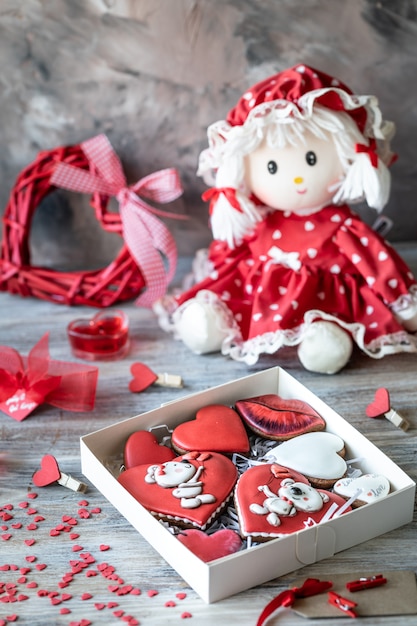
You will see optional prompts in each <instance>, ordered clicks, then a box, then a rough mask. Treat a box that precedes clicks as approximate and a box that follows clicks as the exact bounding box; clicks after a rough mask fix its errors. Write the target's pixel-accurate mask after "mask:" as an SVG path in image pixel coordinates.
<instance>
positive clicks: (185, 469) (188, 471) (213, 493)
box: [118, 452, 237, 530]
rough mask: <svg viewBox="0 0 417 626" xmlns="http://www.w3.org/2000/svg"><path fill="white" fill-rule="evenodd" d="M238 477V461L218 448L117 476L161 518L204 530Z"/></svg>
mask: <svg viewBox="0 0 417 626" xmlns="http://www.w3.org/2000/svg"><path fill="white" fill-rule="evenodd" d="M236 480H237V469H236V467H235V465H234V464H233V463H232V461H231V460H230V459H228V458H227V457H226V456H225V455H223V454H218V453H216V452H203V453H200V452H190V453H187V454H184V455H182V456H178V457H175V458H174V459H173V460H172V461H166V462H164V463H154V464H152V465H149V464H144V465H138V466H136V467H131V468H130V469H128V470H126V471H124V472H122V473H121V474H120V476H119V477H118V481H119V482H120V484H121V485H123V487H125V489H127V491H128V492H129V493H130V494H131V495H132V496H133V497H134V498H136V500H138V502H140V504H142V506H144V507H145V508H146V509H147V510H148V511H149V512H150V513H151V514H152V515H154V516H155V517H157V518H158V519H160V520H164V521H168V522H171V523H173V524H175V525H177V526H179V527H184V528H193V527H194V528H199V529H201V530H204V529H205V528H207V526H208V525H209V524H211V523H212V522H213V520H214V519H215V518H216V517H217V516H218V515H219V514H220V513H221V511H222V510H223V508H224V507H225V506H226V504H227V502H228V500H229V498H230V496H231V494H232V491H233V487H234V486H235V483H236Z"/></svg>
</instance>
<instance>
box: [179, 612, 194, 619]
mask: <svg viewBox="0 0 417 626" xmlns="http://www.w3.org/2000/svg"><path fill="white" fill-rule="evenodd" d="M188 617H192V615H191V613H187V612H184V613H181V618H182V619H187V618H188Z"/></svg>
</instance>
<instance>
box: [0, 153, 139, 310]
mask: <svg viewBox="0 0 417 626" xmlns="http://www.w3.org/2000/svg"><path fill="white" fill-rule="evenodd" d="M58 163H69V164H71V165H74V166H76V167H78V168H81V169H85V170H87V171H90V172H93V171H95V168H94V165H93V164H92V163H91V162H89V160H88V159H87V157H86V155H85V154H84V152H83V150H82V148H81V146H80V145H74V146H64V147H58V148H55V149H53V150H50V151H43V152H40V153H39V155H38V156H37V158H36V160H35V161H34V162H33V163H32V164H30V165H29V166H28V167H26V168H25V169H24V170H23V171H22V172H21V173H20V174H19V176H18V178H17V180H16V183H15V186H14V188H13V189H12V191H11V194H10V198H9V202H8V204H7V207H6V210H5V213H4V216H3V240H2V244H1V256H0V291H9V292H10V293H13V294H19V295H21V296H32V297H36V298H40V299H43V300H50V301H52V302H56V303H60V304H67V305H75V304H83V305H88V306H95V307H107V306H110V305H112V304H115V303H116V302H121V301H125V300H130V299H132V298H134V297H136V296H137V295H138V294H139V292H140V291H141V290H142V289H143V288H144V286H145V280H144V278H143V275H142V273H141V271H140V269H139V267H138V265H137V264H136V262H135V260H134V259H133V257H132V256H131V254H130V252H129V250H128V248H127V247H126V245H125V244H123V246H122V248H121V250H120V252H119V253H118V255H117V256H116V258H115V259H114V260H113V261H112V262H111V263H110V264H109V265H108V266H107V267H105V268H104V269H100V270H93V271H76V272H58V271H55V270H53V269H48V268H43V267H34V266H32V265H31V264H30V249H29V234H30V227H31V222H32V218H33V215H34V213H35V211H36V208H37V207H38V206H39V204H40V203H41V201H42V200H43V198H45V196H47V195H48V194H49V193H51V192H52V191H54V190H55V189H56V187H55V186H53V185H51V183H50V179H51V176H52V174H53V172H54V170H55V168H56V166H57V164H58ZM108 203H109V197H108V196H106V195H103V194H99V193H94V194H93V195H92V196H91V206H92V207H93V209H94V210H95V215H96V218H97V220H98V221H99V222H100V224H101V226H102V228H103V229H104V230H106V231H109V232H112V233H117V234H118V235H119V236H121V237H122V223H121V218H120V215H119V214H118V213H111V212H109V211H107V207H108Z"/></svg>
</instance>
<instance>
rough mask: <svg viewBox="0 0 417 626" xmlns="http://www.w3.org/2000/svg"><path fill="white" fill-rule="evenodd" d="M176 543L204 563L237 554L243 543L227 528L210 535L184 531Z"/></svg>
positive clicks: (236, 534) (198, 531) (192, 530)
mask: <svg viewBox="0 0 417 626" xmlns="http://www.w3.org/2000/svg"><path fill="white" fill-rule="evenodd" d="M178 541H180V542H181V543H183V544H184V545H185V546H187V548H188V549H189V550H191V552H194V554H195V555H196V556H198V558H199V559H201V560H202V561H204V562H205V563H209V562H210V561H214V560H215V559H220V558H222V557H224V556H228V555H229V554H233V553H234V552H238V551H239V550H240V548H241V547H242V543H243V542H242V539H241V537H240V536H239V535H238V533H237V532H235V531H234V530H230V529H227V528H223V529H221V530H217V531H216V532H214V533H212V534H211V535H208V534H207V533H205V532H202V531H201V530H195V529H190V530H185V531H184V532H183V533H181V534H179V535H178Z"/></svg>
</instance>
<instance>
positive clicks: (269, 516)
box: [235, 464, 350, 541]
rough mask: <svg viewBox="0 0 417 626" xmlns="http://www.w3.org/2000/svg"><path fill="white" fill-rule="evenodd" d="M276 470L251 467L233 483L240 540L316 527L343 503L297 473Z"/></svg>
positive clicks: (265, 466) (264, 467)
mask: <svg viewBox="0 0 417 626" xmlns="http://www.w3.org/2000/svg"><path fill="white" fill-rule="evenodd" d="M276 467H277V466H274V464H265V465H257V466H255V467H251V468H249V469H248V470H246V472H244V473H243V474H242V475H241V477H240V478H239V480H238V482H237V485H236V489H235V503H236V509H237V513H238V516H239V524H240V532H241V534H242V536H243V537H252V538H253V539H255V541H269V540H270V539H274V538H276V537H282V536H285V535H288V534H290V533H293V532H297V531H299V530H303V529H304V528H308V527H310V526H314V525H315V524H319V523H320V522H321V521H322V520H325V519H326V518H327V516H329V515H330V513H332V514H334V512H336V511H337V509H339V508H340V507H341V506H344V505H345V504H346V501H345V499H344V498H341V497H340V496H338V495H336V494H334V493H331V492H330V491H326V490H323V489H315V488H314V487H312V486H311V485H310V483H309V482H308V480H307V479H306V478H305V477H304V476H300V475H299V474H298V473H297V472H293V471H292V470H289V469H287V468H281V470H282V471H281V472H277V471H276V469H275V470H274V468H276ZM330 508H332V511H330ZM346 510H350V507H347V509H346Z"/></svg>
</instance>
